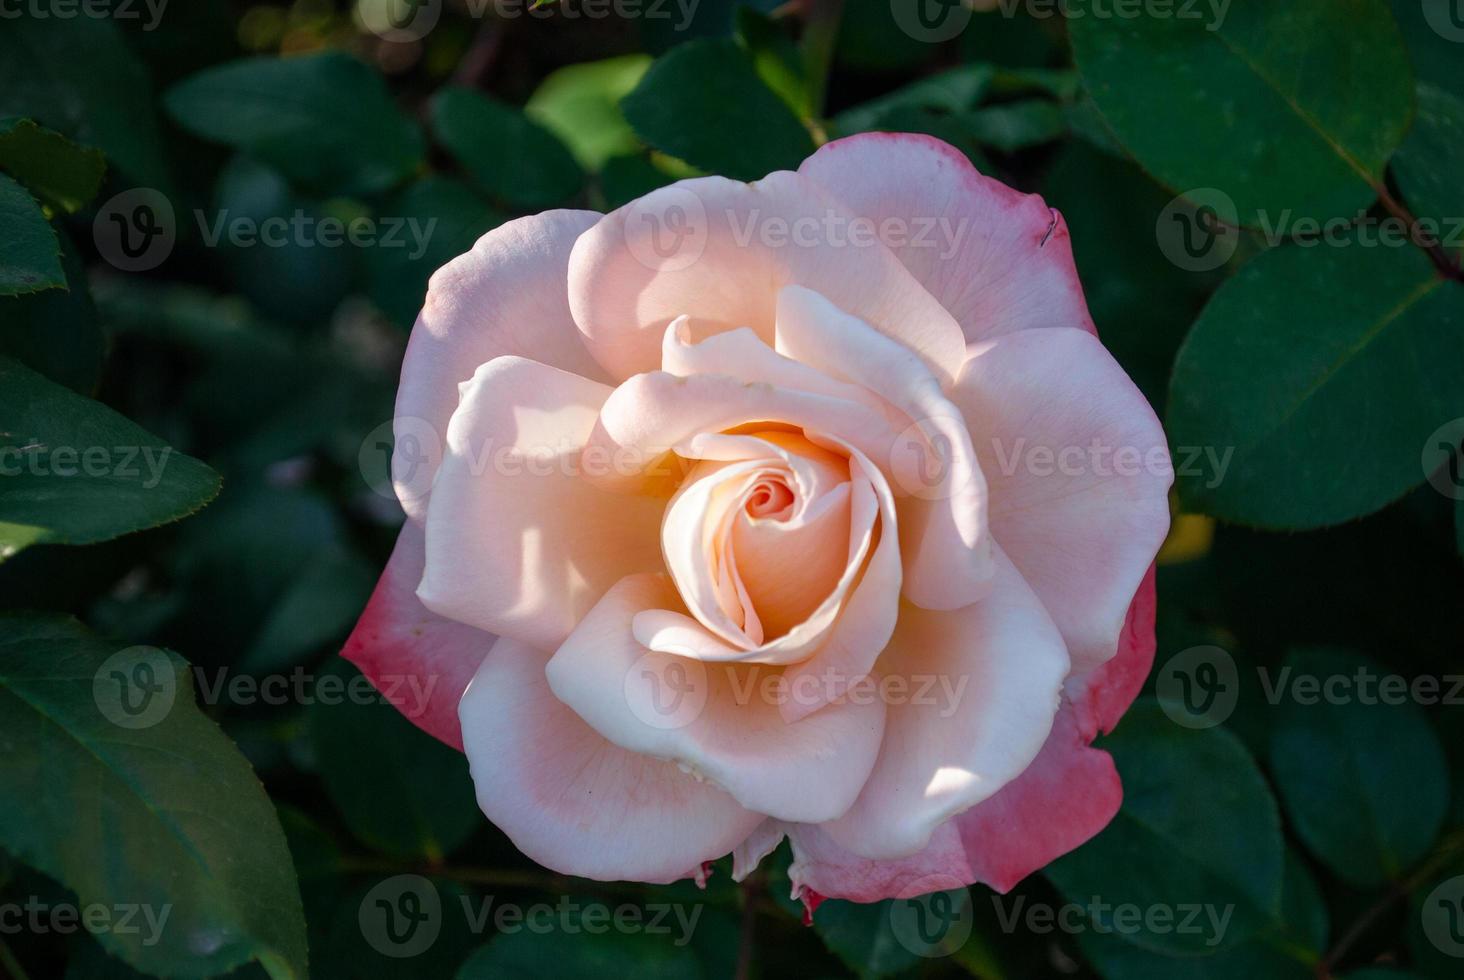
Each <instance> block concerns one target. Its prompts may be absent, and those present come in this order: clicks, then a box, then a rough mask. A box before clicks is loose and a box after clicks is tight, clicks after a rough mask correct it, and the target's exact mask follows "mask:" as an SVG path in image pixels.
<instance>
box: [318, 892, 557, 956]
mask: <svg viewBox="0 0 1464 980" xmlns="http://www.w3.org/2000/svg"><path fill="white" fill-rule="evenodd" d="M493 900H494V896H491V895H490V896H484V897H483V898H479V897H477V896H475V895H473V894H472V893H470V892H468V891H467V889H465V888H463V886H461V885H459V884H457V883H456V882H452V881H446V880H443V879H440V878H432V879H429V878H424V877H422V876H420V875H415V874H399V875H393V876H391V877H386V876H384V875H377V876H375V877H374V878H371V879H368V883H367V884H364V885H361V886H360V887H358V888H354V889H352V890H351V891H349V892H347V893H346V894H345V895H344V896H343V897H342V898H341V899H340V900H339V901H337V902H336V903H335V905H334V909H333V912H334V914H333V915H332V916H331V917H330V918H329V919H328V920H327V922H326V923H325V925H326V928H327V929H328V933H327V935H326V936H325V937H324V940H323V942H321V943H319V944H318V946H317V949H318V953H317V954H316V956H315V958H314V959H315V961H316V963H317V971H318V975H319V976H321V977H328V978H330V980H424V978H433V980H435V978H438V977H451V976H453V975H454V974H455V973H456V972H457V970H458V968H459V966H461V964H462V963H463V961H464V960H465V959H467V957H468V953H469V951H470V950H472V949H473V947H474V946H476V945H477V944H478V942H479V941H480V939H479V937H478V936H477V935H475V934H474V932H473V928H474V923H475V921H476V919H475V917H476V916H478V915H480V914H481V908H482V903H486V902H490V901H493ZM414 902H415V903H419V904H417V905H415V906H414V905H413V904H412V903H414ZM535 938H538V939H541V940H542V939H547V938H549V937H547V936H539V937H535ZM556 941H557V940H556Z"/></svg>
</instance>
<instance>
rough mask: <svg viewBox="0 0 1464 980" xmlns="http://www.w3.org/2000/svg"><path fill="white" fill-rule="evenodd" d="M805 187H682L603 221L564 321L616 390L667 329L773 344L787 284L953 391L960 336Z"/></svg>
mask: <svg viewBox="0 0 1464 980" xmlns="http://www.w3.org/2000/svg"><path fill="white" fill-rule="evenodd" d="M859 232H860V229H858V228H856V227H854V222H853V220H852V216H851V215H849V214H847V213H845V212H843V211H842V210H841V209H840V208H839V207H838V206H837V205H835V204H834V203H833V202H832V200H830V199H828V198H827V197H825V196H824V194H823V192H822V191H821V190H820V189H819V187H818V186H817V185H816V184H815V183H814V182H813V181H810V180H808V179H807V178H805V177H802V176H799V175H798V174H795V173H791V172H788V171H779V172H777V173H773V174H769V175H768V176H767V177H765V178H764V179H762V180H760V181H757V182H756V183H752V184H744V183H740V182H737V181H732V180H727V179H724V178H722V177H702V178H698V179H695V180H684V181H680V182H678V183H676V184H673V185H672V186H670V187H664V188H661V189H659V190H655V191H652V192H651V193H650V194H648V195H646V196H645V197H643V198H641V199H639V200H638V201H636V202H634V203H632V204H629V205H627V206H626V207H623V208H621V209H619V210H617V211H613V212H611V213H610V214H608V215H606V216H605V217H604V218H603V219H601V221H600V222H599V223H598V224H596V225H595V227H593V228H591V229H590V230H589V231H588V232H586V233H585V234H584V235H583V236H581V238H580V239H579V241H578V242H576V243H575V247H574V252H573V254H572V255H571V257H570V269H569V294H570V309H571V310H573V311H574V318H575V321H576V322H577V323H578V324H579V327H580V330H581V332H582V333H584V335H585V337H586V342H587V344H588V346H589V348H590V351H591V352H592V353H593V354H594V355H595V357H596V359H598V360H599V362H600V363H601V364H602V365H604V366H605V369H606V370H607V371H609V372H610V374H611V375H612V376H614V377H616V378H621V379H623V378H628V377H630V376H631V375H634V374H638V373H640V372H643V371H651V370H654V369H655V368H656V367H657V366H658V365H659V364H660V361H661V338H662V335H663V334H664V333H665V330H666V327H667V325H668V324H669V323H670V322H671V321H672V320H674V319H675V318H676V317H679V316H681V315H683V314H686V315H687V316H689V317H690V322H691V324H692V325H693V329H694V332H695V333H696V334H697V335H698V336H706V335H707V334H710V333H716V332H718V331H720V330H728V329H732V328H735V327H750V328H752V330H753V331H754V332H756V333H757V335H758V336H759V337H761V338H763V339H764V340H765V341H771V340H772V336H773V314H774V303H775V301H776V297H777V291H778V289H780V288H781V287H783V286H786V285H788V284H790V283H798V284H800V285H804V286H808V287H809V288H810V289H816V290H818V291H819V292H821V293H824V294H825V295H828V296H838V297H839V299H840V302H841V303H842V304H843V305H844V307H845V309H847V310H849V312H850V313H853V314H854V315H856V316H858V317H859V318H860V319H862V320H864V321H865V322H866V323H869V324H870V325H872V326H873V327H874V328H875V329H876V330H879V331H880V332H882V333H885V334H888V335H889V336H891V337H894V338H896V339H897V340H899V341H900V342H901V343H903V344H905V345H906V346H908V347H909V348H911V349H912V350H914V351H916V352H917V353H918V354H920V356H921V357H922V358H923V359H924V360H925V361H926V362H927V363H928V364H929V365H930V367H931V369H932V370H934V371H935V372H936V373H937V375H938V376H940V377H941V378H942V379H943V380H945V381H947V382H948V381H949V380H950V379H952V378H954V376H955V372H956V370H957V369H959V367H960V361H961V353H960V351H959V350H958V345H961V344H963V340H962V337H961V335H960V327H959V325H958V324H957V323H956V321H955V320H954V319H953V318H952V317H951V315H950V314H949V313H947V312H946V311H945V310H944V309H942V308H941V306H940V304H939V303H937V302H936V301H935V300H934V299H933V298H932V297H931V296H930V294H929V293H927V292H926V291H925V290H924V289H922V288H921V287H920V284H919V283H918V282H916V281H915V279H914V277H912V276H911V275H910V273H909V272H907V271H906V270H905V267H904V266H902V265H901V264H900V262H899V260H897V259H896V258H895V257H894V256H893V255H892V254H891V253H890V251H889V250H888V249H887V248H885V246H884V245H882V244H880V243H879V241H878V240H877V239H876V238H875V237H874V236H873V234H868V235H860V234H859Z"/></svg>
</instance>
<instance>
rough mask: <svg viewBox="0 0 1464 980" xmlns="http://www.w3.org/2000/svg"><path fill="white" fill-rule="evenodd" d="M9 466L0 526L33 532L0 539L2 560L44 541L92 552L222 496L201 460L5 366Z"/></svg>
mask: <svg viewBox="0 0 1464 980" xmlns="http://www.w3.org/2000/svg"><path fill="white" fill-rule="evenodd" d="M0 461H3V463H4V465H5V467H6V474H5V479H4V480H3V481H0V521H3V522H5V524H7V525H20V526H22V527H29V528H31V529H33V530H31V531H23V532H21V533H20V534H18V535H17V534H15V533H14V532H13V530H12V531H11V532H9V533H7V532H6V531H4V530H0V559H3V558H6V557H9V556H10V555H11V554H14V553H15V552H16V551H18V550H19V549H20V548H22V547H24V546H26V545H27V544H34V543H37V542H39V541H45V542H48V543H55V544H91V543H92V542H95V541H105V540H107V539H108V538H115V537H117V536H118V535H121V534H127V533H129V532H131V531H140V530H142V529H143V528H148V527H156V526H157V525H159V524H165V523H167V522H168V521H175V520H178V519H179V518H180V517H185V516H187V515H188V514H191V513H193V512H194V511H196V510H198V509H199V508H200V507H202V506H203V505H204V504H206V503H208V502H209V501H210V500H212V499H213V497H214V495H215V494H217V493H218V491H219V477H218V474H217V473H215V472H214V471H213V470H211V469H209V468H208V467H207V466H204V465H203V464H202V463H200V462H199V461H198V460H196V459H193V458H192V457H190V456H185V455H183V454H182V453H180V452H178V451H177V450H175V449H173V448H172V447H171V446H167V445H164V444H163V443H162V442H161V441H160V440H158V439H157V438H156V437H155V436H152V435H150V434H148V433H147V432H145V431H143V430H142V429H140V428H138V427H137V426H136V425H133V424H132V423H131V422H129V421H128V420H127V419H125V418H123V417H122V416H121V415H118V414H117V413H116V412H114V411H112V410H111V409H110V408H107V407H106V406H105V405H102V404H101V403H99V402H94V401H91V400H90V399H87V398H83V397H81V396H80V395H77V394H74V393H72V392H71V391H68V390H67V389H65V388H63V387H61V386H60V385H57V384H55V383H53V382H51V381H47V380H46V379H45V378H43V377H41V376H40V375H39V374H36V373H35V372H34V371H31V370H30V369H29V368H26V367H24V366H22V365H20V364H18V363H16V362H15V361H12V360H10V359H8V358H4V357H0ZM34 529H39V533H35V530H34ZM27 538H28V539H29V540H26V539H27Z"/></svg>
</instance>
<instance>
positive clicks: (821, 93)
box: [803, 0, 844, 119]
mask: <svg viewBox="0 0 1464 980" xmlns="http://www.w3.org/2000/svg"><path fill="white" fill-rule="evenodd" d="M804 9H805V11H806V12H807V19H806V23H805V24H804V26H803V74H804V77H805V81H806V82H807V84H808V112H809V115H811V116H812V117H813V118H814V119H818V118H819V117H820V116H822V115H823V111H824V100H825V98H826V97H827V95H828V88H829V72H830V70H831V69H832V68H833V65H834V45H835V43H836V42H837V41H838V39H839V21H840V19H841V18H842V17H843V14H844V0H805V5H804Z"/></svg>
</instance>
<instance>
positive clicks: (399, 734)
mask: <svg viewBox="0 0 1464 980" xmlns="http://www.w3.org/2000/svg"><path fill="white" fill-rule="evenodd" d="M327 678H335V679H336V680H335V681H331V682H330V683H331V684H333V685H334V684H336V683H337V682H339V684H340V685H341V686H342V687H343V688H344V689H345V690H346V692H347V693H346V695H345V696H344V697H340V698H331V699H326V698H323V697H318V698H317V699H316V701H315V703H314V704H312V705H310V709H309V721H310V735H311V739H312V740H313V742H314V744H315V750H316V755H317V757H318V758H319V761H320V770H321V775H322V777H323V778H324V780H325V789H326V792H327V793H329V794H330V798H331V800H332V802H334V803H335V805H336V809H338V810H339V811H340V813H341V816H342V817H343V818H344V819H345V822H346V826H348V827H349V828H350V829H351V833H353V834H355V835H356V836H357V837H358V838H360V839H361V841H362V842H364V843H366V844H367V845H369V846H371V847H372V848H375V849H376V850H379V851H383V852H385V853H387V854H391V855H394V856H398V857H418V858H426V859H427V860H428V861H434V862H435V861H440V860H442V858H443V857H444V856H446V855H447V854H449V853H450V852H451V851H452V850H453V849H454V848H456V847H457V846H458V845H459V844H461V843H463V841H465V840H467V838H468V835H469V834H471V833H472V832H473V831H474V830H475V829H477V827H478V826H479V825H480V824H481V823H482V820H483V817H482V815H481V814H480V813H479V812H478V805H477V802H476V801H475V798H474V796H473V782H472V780H471V779H470V778H469V777H468V761H467V758H466V757H465V756H464V755H463V754H462V753H461V752H457V751H455V750H453V749H450V748H448V747H447V746H446V745H443V744H442V743H441V742H439V741H437V739H435V738H433V737H432V736H431V735H427V734H425V733H424V732H422V730H421V729H419V728H417V726H415V725H413V724H412V723H411V722H410V721H407V719H406V718H404V717H403V716H402V713H401V712H399V711H397V709H396V708H394V707H392V706H391V705H389V704H386V703H384V701H383V700H382V697H381V695H379V694H378V693H377V692H376V689H375V688H374V687H372V686H371V684H370V683H369V682H368V681H367V680H366V678H365V677H364V676H363V675H362V674H360V673H358V672H357V671H356V668H354V667H352V666H351V665H350V664H348V663H346V662H345V661H343V660H335V661H332V662H331V663H330V665H329V666H327V667H326V668H325V669H324V670H323V671H322V672H321V683H324V682H325V681H326V679H327ZM440 679H441V678H439V677H437V676H436V675H431V674H429V675H421V674H417V675H413V676H410V677H408V676H400V677H387V678H378V680H379V681H382V682H383V683H386V684H392V685H396V686H397V688H398V689H397V692H396V693H397V694H399V695H400V696H401V697H403V698H406V699H408V700H407V703H408V705H411V704H413V703H416V704H417V705H419V706H420V705H421V704H422V703H424V702H425V700H426V698H427V697H429V696H430V695H431V693H432V687H431V686H430V685H436V683H437V682H438V681H439V680H440Z"/></svg>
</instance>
